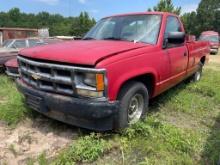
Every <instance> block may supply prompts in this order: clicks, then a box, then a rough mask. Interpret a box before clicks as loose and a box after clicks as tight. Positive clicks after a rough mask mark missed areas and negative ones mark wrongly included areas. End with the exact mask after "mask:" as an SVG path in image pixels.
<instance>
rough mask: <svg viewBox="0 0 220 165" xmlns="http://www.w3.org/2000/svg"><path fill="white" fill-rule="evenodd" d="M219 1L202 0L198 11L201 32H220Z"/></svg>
mask: <svg viewBox="0 0 220 165" xmlns="http://www.w3.org/2000/svg"><path fill="white" fill-rule="evenodd" d="M219 18H220V2H219V0H202V1H201V2H200V4H199V7H198V9H197V20H198V22H199V31H205V30H215V31H218V32H220V26H219V25H220V19H219Z"/></svg>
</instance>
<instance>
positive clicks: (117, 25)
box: [83, 14, 162, 44]
mask: <svg viewBox="0 0 220 165" xmlns="http://www.w3.org/2000/svg"><path fill="white" fill-rule="evenodd" d="M161 20H162V17H161V15H150V14H149V15H147V14H146V15H128V16H115V17H109V18H104V19H102V20H100V21H99V22H98V23H97V24H96V25H95V26H94V27H93V28H92V29H91V30H90V31H89V32H88V33H87V34H86V35H85V37H84V38H83V39H84V40H92V39H94V40H119V41H120V40H123V41H130V42H143V43H149V44H156V43H157V39H158V35H159V31H160V25H161Z"/></svg>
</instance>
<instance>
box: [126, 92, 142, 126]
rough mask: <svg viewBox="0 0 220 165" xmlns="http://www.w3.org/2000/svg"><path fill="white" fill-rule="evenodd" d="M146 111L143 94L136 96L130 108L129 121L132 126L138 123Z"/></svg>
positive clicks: (131, 101)
mask: <svg viewBox="0 0 220 165" xmlns="http://www.w3.org/2000/svg"><path fill="white" fill-rule="evenodd" d="M143 109H144V98H143V96H142V95H141V94H136V95H134V96H133V97H132V98H131V100H130V104H129V107H128V121H129V123H130V124H133V123H135V122H137V121H138V120H139V119H140V118H141V115H142V112H143Z"/></svg>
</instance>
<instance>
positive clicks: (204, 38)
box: [200, 36, 219, 42]
mask: <svg viewBox="0 0 220 165" xmlns="http://www.w3.org/2000/svg"><path fill="white" fill-rule="evenodd" d="M200 40H202V41H210V42H219V37H218V36H201V37H200Z"/></svg>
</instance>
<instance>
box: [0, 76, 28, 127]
mask: <svg viewBox="0 0 220 165" xmlns="http://www.w3.org/2000/svg"><path fill="white" fill-rule="evenodd" d="M0 84H1V90H0V120H3V121H5V122H6V123H8V124H9V125H15V124H17V123H18V122H20V121H22V120H23V119H24V118H25V117H26V116H27V115H30V112H31V111H29V110H28V109H27V108H26V107H25V105H24V104H23V97H22V96H21V95H20V93H18V91H17V89H16V87H15V84H14V83H13V82H12V81H11V80H10V79H8V78H7V77H5V76H3V75H1V77H0Z"/></svg>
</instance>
